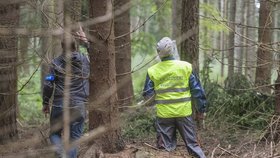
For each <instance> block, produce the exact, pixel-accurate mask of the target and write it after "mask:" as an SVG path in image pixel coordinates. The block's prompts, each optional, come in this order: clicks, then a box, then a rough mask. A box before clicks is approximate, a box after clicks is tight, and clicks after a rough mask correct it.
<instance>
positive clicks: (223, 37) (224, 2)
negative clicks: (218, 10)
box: [221, 0, 228, 78]
mask: <svg viewBox="0 0 280 158" xmlns="http://www.w3.org/2000/svg"><path fill="white" fill-rule="evenodd" d="M227 8H228V0H223V10H222V16H223V19H227V10H228V9H227ZM227 37H228V36H227V34H226V33H225V32H224V31H223V32H222V40H221V46H222V52H221V77H222V78H224V76H225V75H224V74H225V49H226V48H227V42H225V41H227V40H228V39H227Z"/></svg>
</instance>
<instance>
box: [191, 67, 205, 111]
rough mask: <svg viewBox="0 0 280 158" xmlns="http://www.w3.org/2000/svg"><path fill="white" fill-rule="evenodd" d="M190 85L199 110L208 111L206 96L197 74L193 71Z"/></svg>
mask: <svg viewBox="0 0 280 158" xmlns="http://www.w3.org/2000/svg"><path fill="white" fill-rule="evenodd" d="M189 87H190V91H191V96H192V98H193V99H194V101H195V103H196V105H197V108H198V111H199V112H201V113H204V112H205V111H206V96H205V92H204V89H203V88H202V86H201V84H200V81H199V79H198V77H197V75H196V74H195V73H194V72H193V73H192V74H191V76H190V79H189Z"/></svg>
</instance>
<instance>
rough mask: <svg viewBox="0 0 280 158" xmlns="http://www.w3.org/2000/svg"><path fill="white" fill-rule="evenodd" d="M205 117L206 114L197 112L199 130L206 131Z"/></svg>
mask: <svg viewBox="0 0 280 158" xmlns="http://www.w3.org/2000/svg"><path fill="white" fill-rule="evenodd" d="M205 117H206V113H201V112H197V113H196V117H195V120H196V121H197V124H198V128H203V129H205Z"/></svg>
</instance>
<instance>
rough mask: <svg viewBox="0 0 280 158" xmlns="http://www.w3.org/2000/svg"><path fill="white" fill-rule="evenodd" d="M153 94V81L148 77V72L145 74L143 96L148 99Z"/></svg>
mask: <svg viewBox="0 0 280 158" xmlns="http://www.w3.org/2000/svg"><path fill="white" fill-rule="evenodd" d="M154 94H155V91H154V82H153V81H152V80H151V79H150V76H149V74H147V76H146V81H145V85H144V89H143V97H144V98H145V99H149V98H150V97H152V96H153V95H154Z"/></svg>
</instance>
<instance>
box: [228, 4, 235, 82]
mask: <svg viewBox="0 0 280 158" xmlns="http://www.w3.org/2000/svg"><path fill="white" fill-rule="evenodd" d="M229 3H230V8H229V11H230V15H229V21H230V23H229V27H230V29H231V30H230V32H229V37H228V47H229V51H228V53H229V54H228V77H229V78H231V77H232V76H233V74H234V34H235V24H234V22H235V13H236V1H230V2H229Z"/></svg>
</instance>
